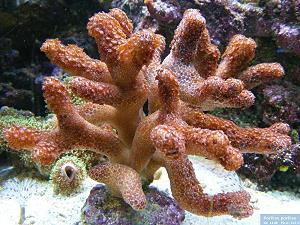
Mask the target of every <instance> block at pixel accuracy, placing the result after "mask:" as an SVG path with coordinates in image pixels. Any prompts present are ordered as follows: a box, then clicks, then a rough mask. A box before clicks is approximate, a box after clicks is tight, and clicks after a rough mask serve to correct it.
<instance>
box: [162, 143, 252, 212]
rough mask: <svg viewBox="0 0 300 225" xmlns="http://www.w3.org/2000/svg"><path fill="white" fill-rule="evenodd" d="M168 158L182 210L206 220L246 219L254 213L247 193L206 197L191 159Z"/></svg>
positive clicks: (183, 155) (180, 155)
mask: <svg viewBox="0 0 300 225" xmlns="http://www.w3.org/2000/svg"><path fill="white" fill-rule="evenodd" d="M157 150H160V149H159V148H158V149H157ZM170 150H171V149H170ZM171 151H172V150H171ZM163 153H166V152H165V151H163ZM168 155H169V154H168V153H167V154H165V167H166V169H167V172H168V175H169V178H170V182H171V190H172V195H173V197H174V198H175V200H176V201H177V202H178V204H179V205H180V206H181V207H183V208H184V209H186V210H188V211H190V212H192V213H195V214H198V215H204V216H218V215H224V214H229V215H232V216H234V217H236V218H243V217H248V216H249V215H251V214H252V213H253V209H252V207H251V206H250V205H249V202H250V195H249V194H248V193H247V192H245V191H239V192H227V193H220V194H216V195H213V196H210V195H208V194H205V193H203V189H202V188H201V186H200V184H199V182H198V180H197V178H196V175H195V173H194V169H193V166H192V163H191V162H190V161H189V160H188V158H187V156H186V155H185V154H180V153H179V154H178V156H177V157H174V155H173V154H172V157H171V158H170V157H169V156H168Z"/></svg>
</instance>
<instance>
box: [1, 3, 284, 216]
mask: <svg viewBox="0 0 300 225" xmlns="http://www.w3.org/2000/svg"><path fill="white" fill-rule="evenodd" d="M87 28H88V31H89V34H90V35H91V36H92V37H94V38H95V40H96V43H97V45H98V49H99V53H100V57H101V61H100V60H97V59H91V58H90V57H89V56H87V55H86V54H85V53H84V52H83V50H82V49H80V48H79V47H77V46H75V45H68V46H65V45H63V44H62V43H60V41H59V40H56V39H54V40H47V41H46V42H45V43H44V44H43V46H42V48H41V50H42V51H44V52H45V53H46V55H47V56H48V57H49V58H50V60H51V61H52V62H53V63H55V64H57V65H59V66H61V67H62V68H63V69H65V70H66V71H68V72H69V73H71V74H72V75H74V76H75V77H74V79H72V80H71V81H70V83H69V85H70V87H71V89H72V91H73V92H74V93H75V94H76V95H78V96H80V97H82V98H84V99H85V100H87V101H88V102H89V103H86V104H83V105H80V106H74V105H73V104H72V103H71V101H70V97H69V96H68V92H67V90H66V88H65V87H64V86H63V84H62V83H61V82H60V81H59V80H57V79H55V78H47V79H46V80H45V82H44V96H45V99H46V101H47V104H48V106H49V109H51V110H52V111H53V112H54V113H55V114H56V116H57V121H58V123H57V127H56V129H54V130H52V131H38V130H34V129H29V128H23V127H19V126H11V127H9V128H7V129H6V130H5V131H4V134H5V138H6V140H7V141H8V143H9V145H10V147H11V148H13V149H16V150H19V149H27V150H29V151H31V152H32V156H33V158H34V160H36V161H38V162H40V163H42V164H49V163H51V162H53V161H54V160H55V159H56V158H57V157H58V156H59V155H60V154H62V153H63V152H67V151H71V150H72V149H74V148H82V149H90V150H91V151H94V152H96V153H101V154H104V155H106V156H107V157H108V159H109V162H108V163H105V164H100V165H98V166H96V167H94V168H92V169H91V170H90V171H89V175H90V177H92V178H93V179H95V180H97V181H99V182H104V183H106V184H107V185H108V186H109V187H110V189H111V190H112V192H113V193H115V194H116V195H118V196H122V197H123V198H124V200H125V201H126V202H127V203H128V204H129V205H131V206H132V207H133V208H134V209H136V210H141V209H143V208H144V207H145V205H146V200H145V195H144V193H143V190H142V185H141V179H140V177H141V176H143V177H144V178H147V179H148V180H151V179H153V174H154V172H155V171H156V170H157V169H158V168H159V167H161V166H164V167H165V168H166V169H167V172H168V174H169V177H170V180H171V189H172V193H173V196H174V198H175V199H176V201H177V202H178V204H179V205H180V206H181V207H183V208H184V209H186V210H188V211H190V212H193V213H195V214H199V215H205V216H215V215H222V214H230V215H232V216H234V217H237V218H243V217H247V216H249V215H251V214H252V207H251V206H250V205H249V201H250V196H249V194H248V193H247V192H245V191H239V192H229V193H219V194H216V195H213V196H211V195H208V194H206V193H204V192H203V189H202V187H201V185H200V184H199V182H198V180H197V179H196V176H195V172H194V169H193V167H192V164H191V162H190V161H189V159H188V157H187V156H188V155H189V154H191V155H199V156H204V157H207V158H209V159H211V160H215V161H217V162H219V163H220V164H221V165H222V166H223V167H224V168H225V169H227V170H230V171H232V170H236V169H238V168H239V167H240V166H241V164H242V163H243V157H242V152H256V153H272V152H275V151H277V150H279V149H281V148H285V147H287V146H288V145H290V138H289V137H288V136H287V133H288V131H289V127H288V125H286V124H283V123H278V124H274V125H273V126H271V127H269V128H264V129H262V128H240V127H238V126H237V125H235V124H234V123H232V122H231V121H226V120H223V119H220V118H218V117H214V116H212V115H210V114H207V113H205V112H204V111H208V110H212V109H215V108H218V107H236V108H244V107H248V106H250V105H251V104H252V103H253V101H254V96H253V94H252V93H251V92H250V91H249V90H248V89H250V88H253V87H255V86H257V85H259V84H261V83H263V82H265V81H269V80H272V79H274V78H278V77H281V76H282V75H283V73H284V72H283V69H282V67H281V66H280V65H279V64H276V63H264V64H259V65H255V66H251V67H248V64H249V62H250V61H251V60H252V59H253V57H254V53H255V47H256V44H255V42H254V41H253V40H252V39H249V38H246V37H244V36H242V35H237V36H234V37H233V38H232V40H230V42H229V44H228V47H227V49H226V51H225V53H224V54H223V56H222V59H221V62H220V63H218V61H219V55H220V53H219V50H218V49H217V47H216V46H214V45H212V44H211V42H210V38H209V34H208V31H207V29H206V25H205V19H204V18H203V17H202V16H201V14H200V13H199V12H198V11H197V10H188V11H186V12H185V14H184V17H183V20H182V21H181V23H180V25H179V26H178V28H177V30H176V32H175V36H174V39H173V42H172V44H171V52H170V54H169V56H167V58H166V59H164V61H163V62H162V63H161V62H160V55H161V54H162V52H163V50H164V45H165V43H164V38H163V37H162V36H160V35H156V34H154V33H153V32H152V31H150V30H141V31H139V32H137V33H132V24H131V22H130V20H129V19H128V18H127V16H126V15H125V13H124V12H122V11H121V10H119V9H112V10H111V11H110V12H109V13H98V14H96V15H94V16H93V17H92V18H91V19H90V21H89V23H88V26H87ZM147 99H148V102H149V115H148V116H145V115H144V114H143V113H142V107H143V105H144V103H145V102H146V100H147Z"/></svg>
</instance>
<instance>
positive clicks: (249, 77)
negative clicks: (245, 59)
mask: <svg viewBox="0 0 300 225" xmlns="http://www.w3.org/2000/svg"><path fill="white" fill-rule="evenodd" d="M283 75H284V70H283V68H282V66H281V65H280V64H279V63H261V64H258V65H255V66H251V67H249V68H248V69H247V70H245V71H244V72H243V73H242V74H240V75H239V76H238V78H239V79H240V80H242V81H243V82H244V85H245V87H246V88H247V89H252V88H254V87H256V86H258V85H260V84H262V83H265V82H268V81H269V80H273V79H276V78H280V77H282V76H283Z"/></svg>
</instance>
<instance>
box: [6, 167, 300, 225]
mask: <svg viewBox="0 0 300 225" xmlns="http://www.w3.org/2000/svg"><path fill="white" fill-rule="evenodd" d="M12 179H14V182H15V180H16V179H19V181H22V179H24V178H21V177H20V178H12ZM12 179H9V180H6V181H5V182H3V183H2V184H1V185H2V186H1V188H0V225H17V224H18V221H19V215H20V196H21V197H22V192H25V191H26V202H25V203H24V204H25V205H26V206H25V215H26V220H25V223H24V225H30V224H34V225H83V223H82V222H81V208H82V206H83V205H84V203H85V200H86V198H87V197H88V195H89V192H90V190H91V189H92V187H94V186H95V185H96V182H94V181H93V180H91V179H89V178H88V179H86V180H85V181H84V184H83V187H82V189H81V190H80V192H78V193H74V194H73V195H71V196H69V197H64V196H61V195H56V194H54V192H53V189H52V186H51V184H50V183H49V182H47V181H38V180H34V179H32V178H25V179H26V180H27V182H28V181H29V182H30V183H31V184H30V185H31V187H32V188H30V190H28V189H26V188H25V190H24V188H23V189H22V187H20V188H19V189H20V190H18V188H14V189H12V188H10V185H7V184H9V182H12ZM200 182H201V181H200ZM152 185H153V186H156V187H158V188H159V189H160V190H164V191H166V192H168V193H170V187H169V180H168V177H167V174H166V171H165V170H164V169H162V170H161V176H160V178H159V179H158V180H156V181H155V182H154V183H153V184H152ZM244 186H247V187H246V188H245V189H246V190H247V191H248V192H249V193H250V194H251V204H252V205H253V207H254V214H253V215H252V216H251V217H249V218H246V219H242V220H237V219H234V218H232V217H231V216H218V217H213V218H206V217H201V216H195V215H193V214H191V213H188V212H187V213H186V219H185V221H184V223H183V225H233V224H238V225H239V224H240V225H259V224H260V214H264V213H268V214H277V213H287V214H292V213H294V214H297V213H300V196H299V195H296V194H294V193H290V192H280V191H269V192H261V191H258V190H255V185H253V184H251V183H250V182H249V181H247V182H246V185H244Z"/></svg>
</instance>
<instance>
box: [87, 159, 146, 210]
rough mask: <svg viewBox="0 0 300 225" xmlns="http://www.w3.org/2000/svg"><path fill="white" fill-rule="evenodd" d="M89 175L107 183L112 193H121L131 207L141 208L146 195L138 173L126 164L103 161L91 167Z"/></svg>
mask: <svg viewBox="0 0 300 225" xmlns="http://www.w3.org/2000/svg"><path fill="white" fill-rule="evenodd" d="M89 176H90V177H91V178H92V179H94V180H96V181H98V182H101V183H105V184H106V185H108V186H109V187H110V188H111V190H112V191H113V193H114V194H117V195H121V196H122V197H123V199H124V200H125V202H127V203H128V204H129V205H130V206H131V207H132V208H133V209H135V210H142V209H144V208H145V206H146V197H145V194H144V192H143V189H142V182H141V178H140V176H139V174H138V173H137V172H136V171H135V170H133V169H131V168H130V167H128V166H124V165H121V164H111V163H104V164H99V165H97V166H95V167H93V168H92V169H91V170H90V171H89Z"/></svg>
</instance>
